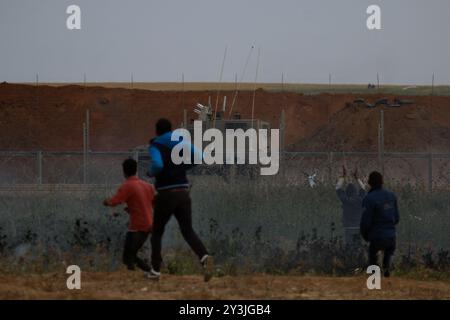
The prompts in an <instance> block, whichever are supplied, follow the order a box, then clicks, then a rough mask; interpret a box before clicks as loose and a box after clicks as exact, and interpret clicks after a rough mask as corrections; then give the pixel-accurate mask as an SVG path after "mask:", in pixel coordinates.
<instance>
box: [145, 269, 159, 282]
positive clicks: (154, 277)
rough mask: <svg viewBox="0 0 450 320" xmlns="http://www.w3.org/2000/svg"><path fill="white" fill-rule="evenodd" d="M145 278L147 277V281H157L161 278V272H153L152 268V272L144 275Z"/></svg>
mask: <svg viewBox="0 0 450 320" xmlns="http://www.w3.org/2000/svg"><path fill="white" fill-rule="evenodd" d="M145 276H146V277H147V279H150V280H154V281H159V278H160V277H161V272H157V271H155V270H153V268H152V270H150V271H149V272H147V273H146V274H145Z"/></svg>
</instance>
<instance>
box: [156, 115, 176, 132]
mask: <svg viewBox="0 0 450 320" xmlns="http://www.w3.org/2000/svg"><path fill="white" fill-rule="evenodd" d="M170 131H172V123H170V121H169V120H167V119H165V118H161V119H159V120H158V121H157V122H156V134H157V135H158V136H160V135H162V134H164V133H166V132H170Z"/></svg>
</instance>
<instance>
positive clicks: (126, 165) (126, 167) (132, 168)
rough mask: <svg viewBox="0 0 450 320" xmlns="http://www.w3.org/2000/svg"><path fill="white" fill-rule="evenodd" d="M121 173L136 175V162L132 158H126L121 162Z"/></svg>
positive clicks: (129, 175) (128, 175)
mask: <svg viewBox="0 0 450 320" xmlns="http://www.w3.org/2000/svg"><path fill="white" fill-rule="evenodd" d="M122 168H123V173H124V174H125V175H126V176H127V177H131V176H134V175H136V172H137V162H136V160H134V159H131V158H128V159H126V160H125V161H124V162H123V163H122Z"/></svg>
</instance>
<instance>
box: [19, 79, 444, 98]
mask: <svg viewBox="0 0 450 320" xmlns="http://www.w3.org/2000/svg"><path fill="white" fill-rule="evenodd" d="M27 84H34V83H27ZM70 84H73V85H84V84H83V83H81V82H78V83H40V85H51V86H62V85H70ZM86 85H87V86H101V87H106V88H127V89H131V88H133V89H141V90H154V91H181V90H183V89H184V90H186V91H204V90H211V91H212V90H218V89H220V90H222V91H230V90H231V91H232V90H235V89H236V84H235V83H230V82H227V83H216V82H186V83H184V85H183V84H182V83H181V82H135V83H131V82H89V83H86ZM254 87H255V85H254V84H253V83H240V84H238V88H239V90H242V91H246V90H253V89H254ZM256 88H258V89H259V88H260V89H264V90H266V91H271V92H280V91H285V92H295V93H303V94H319V93H352V94H371V93H372V94H376V93H384V94H397V95H412V96H415V95H430V94H431V93H432V92H433V94H434V95H436V96H448V95H450V86H435V87H434V88H432V87H431V86H412V85H380V88H379V89H378V88H375V89H368V88H367V85H362V84H332V85H331V86H330V85H328V84H308V83H285V84H283V85H282V84H281V83H257V84H256Z"/></svg>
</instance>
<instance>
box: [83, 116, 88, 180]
mask: <svg viewBox="0 0 450 320" xmlns="http://www.w3.org/2000/svg"><path fill="white" fill-rule="evenodd" d="M86 128H87V127H86V122H83V184H86V183H87V151H88V150H87V137H86V131H87V130H86Z"/></svg>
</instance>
